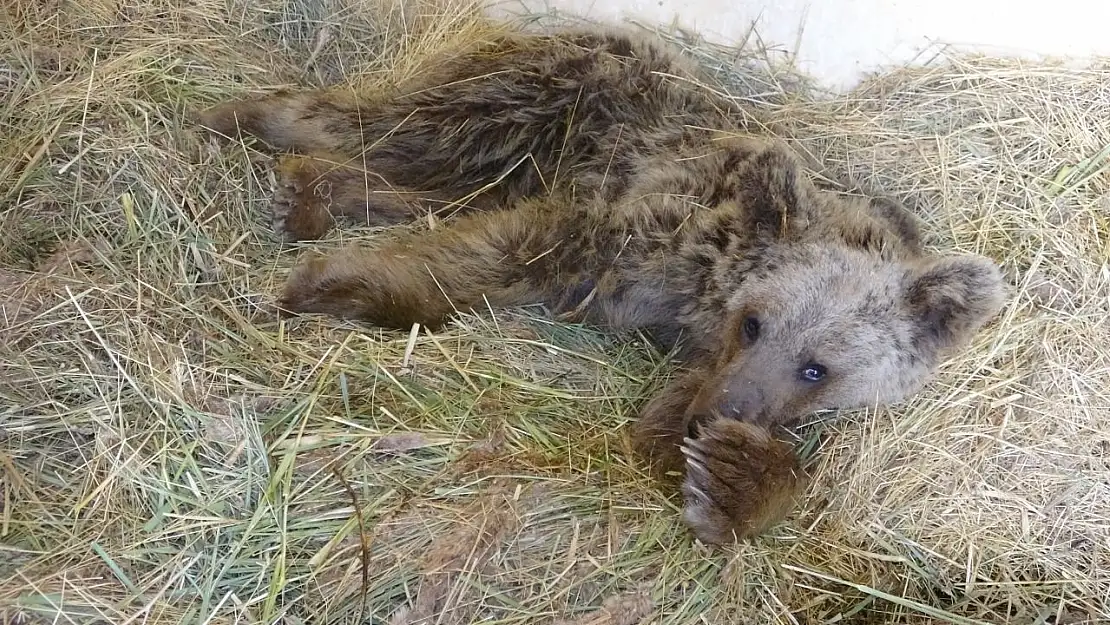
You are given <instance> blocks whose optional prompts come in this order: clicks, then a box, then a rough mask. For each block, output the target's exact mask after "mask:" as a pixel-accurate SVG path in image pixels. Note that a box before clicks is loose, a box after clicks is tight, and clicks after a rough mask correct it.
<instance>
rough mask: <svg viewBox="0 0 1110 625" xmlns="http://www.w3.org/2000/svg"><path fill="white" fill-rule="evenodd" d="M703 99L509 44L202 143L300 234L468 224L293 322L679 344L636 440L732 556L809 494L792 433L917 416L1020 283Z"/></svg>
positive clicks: (299, 290)
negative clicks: (518, 309) (502, 322)
mask: <svg viewBox="0 0 1110 625" xmlns="http://www.w3.org/2000/svg"><path fill="white" fill-rule="evenodd" d="M704 82H705V81H704V80H703V79H702V78H701V77H700V76H699V75H698V71H697V70H696V68H694V67H693V66H692V65H690V64H688V63H687V62H685V61H684V60H682V59H681V58H680V57H679V56H678V55H677V54H676V53H674V52H673V51H671V50H669V49H668V48H667V47H666V46H665V45H664V44H663V43H661V42H659V41H656V40H652V39H647V38H643V39H641V38H639V37H636V36H633V35H630V34H627V33H619V32H611V31H603V30H577V31H567V32H561V33H556V34H548V35H540V34H525V33H514V32H508V31H505V32H498V33H496V34H493V35H491V36H490V37H488V38H487V39H485V40H483V41H481V42H477V43H474V44H473V46H472V47H471V48H470V49H469V50H466V51H463V52H461V53H460V52H457V51H456V52H455V53H454V54H452V55H450V56H447V57H445V58H443V59H441V62H439V63H438V64H436V65H435V66H434V68H433V69H431V70H430V71H429V72H427V73H425V74H424V75H423V76H422V77H421V78H420V79H418V80H415V81H413V82H410V83H408V84H402V85H400V86H399V87H398V88H397V89H395V90H394V91H393V92H391V93H369V94H351V93H348V92H344V91H342V90H330V91H314V92H305V93H282V94H278V95H274V96H270V97H263V98H260V99H255V100H248V101H242V102H233V103H228V104H223V105H219V106H216V107H214V108H212V109H209V110H207V111H205V112H204V113H202V114H201V119H200V122H201V124H202V125H203V126H205V127H207V128H209V129H211V130H213V131H216V132H218V133H221V134H224V135H228V136H235V135H237V133H239V132H242V133H246V134H250V135H254V136H256V137H258V138H260V139H261V140H263V141H264V142H265V143H267V144H269V146H271V147H272V148H274V149H275V150H277V151H279V152H282V153H284V154H283V155H282V156H280V157H279V162H278V165H277V174H278V182H279V188H278V190H277V193H276V197H275V198H274V221H275V227H276V229H277V230H278V231H280V232H281V233H283V234H284V235H285V236H286V237H288V238H289V239H295V240H302V239H312V238H317V237H320V236H321V235H323V234H325V232H327V230H328V229H329V228H330V227H331V226H332V224H333V222H335V221H336V220H341V221H355V222H357V223H360V224H371V225H389V224H396V223H399V222H402V221H405V220H409V219H412V218H414V217H417V216H420V215H427V214H428V213H429V212H442V213H446V214H452V215H455V214H457V216H456V217H454V218H452V219H451V220H449V221H448V222H446V224H445V225H444V226H441V227H438V228H435V229H432V230H431V231H428V232H422V233H419V234H411V235H409V236H404V237H401V238H397V239H395V240H391V241H388V242H384V243H382V244H381V245H380V246H378V247H376V248H375V249H348V250H344V251H340V252H336V253H334V254H331V255H329V256H325V257H321V258H312V259H309V260H307V261H305V262H303V264H301V266H300V267H299V268H297V269H296V270H295V271H294V272H293V274H292V276H291V277H290V278H289V281H288V283H287V285H286V286H285V290H284V293H283V294H282V297H281V300H280V304H281V306H282V307H283V308H284V309H287V310H289V311H292V312H318V313H327V314H330V315H335V316H339V317H345V318H353V319H361V320H364V321H367V322H370V323H373V324H378V325H381V326H388V327H395V328H404V329H407V328H409V327H411V325H412V324H413V323H420V324H424V325H427V326H436V325H437V324H441V323H443V322H444V321H445V319H447V318H448V317H449V316H450V315H451V314H452V313H453V312H454V311H456V310H466V309H476V310H486V309H487V306H495V307H507V306H517V305H526V304H535V303H542V304H546V305H547V306H548V307H550V308H551V309H552V310H553V311H556V312H560V313H566V314H569V315H571V316H574V317H576V318H578V319H580V320H583V321H587V322H593V323H597V324H602V325H605V326H608V327H611V328H616V329H628V328H639V329H642V330H645V331H647V332H649V333H650V334H652V335H654V336H655V337H657V338H658V339H659V340H660V342H661V343H662V344H664V345H666V346H668V347H675V348H677V353H678V354H679V357H680V359H681V360H682V361H683V362H684V364H685V365H686V367H687V371H688V373H686V374H685V375H683V376H681V377H679V378H678V379H677V380H675V381H674V382H673V383H672V384H671V385H670V386H669V387H667V388H666V389H665V390H664V391H663V392H662V394H661V395H660V396H659V397H657V398H656V399H655V400H653V401H652V402H650V403H649V405H648V406H647V407H646V409H645V411H644V413H643V415H642V417H641V419H640V420H639V422H638V423H637V426H636V428H635V436H634V440H635V441H636V442H637V445H638V446H639V448H640V450H641V451H642V452H643V453H644V454H645V455H646V456H647V457H648V458H649V459H650V461H651V462H652V464H653V466H654V467H655V468H656V469H658V470H659V471H661V472H663V473H664V474H666V473H674V472H677V473H679V474H682V475H683V476H684V477H683V478H682V479H683V485H682V492H683V494H684V496H685V503H686V508H685V514H684V518H685V521H686V522H687V523H688V524H689V525H690V526H691V528H692V529H693V530H694V532H695V534H696V535H697V536H698V537H699V538H701V539H702V540H704V541H706V542H714V543H720V542H727V541H732V540H735V539H736V538H739V537H745V536H751V535H754V534H757V533H759V532H762V531H763V530H764V529H766V528H767V527H768V526H770V525H771V524H774V523H776V522H777V521H779V520H780V519H781V518H782V517H784V516H785V515H786V514H787V513H788V512H789V511H790V509H791V507H792V505H793V501H794V498H795V496H796V494H797V493H798V491H799V488H800V486H801V484H802V482H803V475H802V472H801V470H800V468H799V466H798V460H797V458H796V457H795V454H794V450H793V447H792V446H791V445H790V444H789V443H788V442H786V441H784V440H782V439H781V438H779V436H780V430H779V428H780V427H781V426H782V425H784V424H788V423H790V422H792V421H795V420H797V419H799V418H800V417H803V416H805V415H808V414H810V413H812V412H815V411H818V410H821V409H831V408H858V407H864V406H876V405H883V404H889V403H893V402H897V401H900V400H902V399H904V398H906V397H907V396H908V395H910V394H912V393H914V392H915V391H917V390H918V389H919V388H920V387H921V386H922V385H923V384H924V383H925V381H926V380H927V379H928V378H929V376H930V375H931V373H932V372H933V369H934V368H935V366H936V365H937V363H938V362H939V361H940V360H941V358H942V357H943V356H944V354H946V353H949V352H950V351H951V350H953V349H957V348H960V347H962V346H964V345H966V344H967V343H968V341H969V339H970V337H971V336H972V334H973V333H974V332H975V331H976V330H977V329H978V328H979V327H980V326H981V325H982V324H983V323H985V322H986V321H987V320H988V319H990V318H991V317H992V316H993V315H995V314H996V313H997V311H998V310H999V309H1000V307H1001V305H1002V301H1003V296H1004V287H1003V284H1002V278H1001V275H1000V272H999V270H998V268H997V267H996V266H995V264H994V263H992V262H991V261H989V260H988V259H986V258H981V257H976V256H935V255H931V254H927V253H925V252H924V251H923V250H922V247H921V243H920V241H919V237H918V232H917V227H916V221H915V219H914V218H913V217H911V216H910V215H908V214H907V213H906V212H905V211H903V210H902V209H901V208H900V207H899V206H897V205H895V204H893V203H891V202H889V201H886V200H882V199H863V198H855V197H845V196H840V195H837V194H835V193H833V192H830V191H825V190H820V189H818V188H816V187H815V186H814V185H813V183H812V182H810V180H809V179H808V178H807V177H806V176H805V173H804V172H803V171H802V170H801V169H800V167H799V164H798V163H797V162H796V161H795V159H794V158H793V157H792V156H791V154H790V153H789V152H788V151H787V149H786V148H785V147H783V146H782V145H780V144H778V143H775V142H774V141H766V140H759V139H755V138H751V137H745V136H741V134H742V131H743V128H742V125H741V123H740V122H739V120H742V119H743V118H744V115H743V113H742V111H741V110H740V109H739V108H738V107H739V106H740V104H741V103H740V102H738V101H736V100H733V99H730V98H727V97H724V96H721V95H719V94H716V93H713V92H711V91H710V90H708V89H706V88H704V87H702V86H701V85H702V84H704Z"/></svg>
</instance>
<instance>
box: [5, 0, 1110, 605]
mask: <svg viewBox="0 0 1110 625" xmlns="http://www.w3.org/2000/svg"><path fill="white" fill-rule="evenodd" d="M3 11H4V13H3V15H2V18H0V19H3V21H2V22H0V237H3V239H2V243H0V324H2V327H0V620H4V622H43V623H45V622H51V623H93V622H100V623H124V624H129V623H232V622H281V623H308V622H311V623H342V622H355V621H356V620H357V619H359V618H362V619H364V621H365V622H371V623H393V624H400V623H416V622H429V623H431V622H442V623H462V622H478V621H480V622H485V623H556V622H562V623H597V624H600V623H611V624H616V623H627V624H632V623H647V622H653V623H675V624H678V623H684V624H685V623H698V622H705V623H733V622H739V623H1022V624H1029V625H1033V624H1035V623H1036V624H1040V623H1065V622H1066V623H1079V622H1090V623H1096V622H1102V623H1105V622H1110V527H1108V526H1110V466H1108V463H1110V460H1108V458H1110V423H1108V421H1110V419H1108V413H1110V390H1108V389H1110V362H1108V358H1107V350H1108V346H1110V332H1108V325H1107V324H1108V321H1107V320H1108V318H1110V310H1108V308H1110V268H1108V250H1110V195H1108V192H1110V173H1108V167H1110V157H1108V154H1110V121H1107V120H1110V73H1108V71H1107V70H1106V68H1105V67H1099V68H1086V69H1075V68H1068V67H1065V66H1063V65H1044V64H1040V65H1033V64H1027V63H1019V62H1015V61H1007V62H1001V61H994V60H989V59H982V58H969V57H964V56H953V57H943V58H940V59H938V60H937V61H936V62H935V63H933V64H931V65H930V66H928V67H927V68H924V69H904V70H898V71H894V72H892V73H889V74H887V75H885V76H882V77H877V78H875V79H873V80H870V81H869V82H867V83H866V84H865V85H863V86H862V87H860V88H859V89H858V90H856V91H855V92H853V93H851V94H850V95H848V96H845V97H834V98H819V97H814V95H813V93H812V91H811V90H810V89H809V88H808V87H807V86H806V85H807V83H806V81H805V80H804V77H800V76H798V75H797V74H796V73H795V72H793V71H791V70H790V68H789V67H783V66H781V65H779V64H776V63H771V64H767V63H763V62H761V59H762V58H763V52H761V51H760V50H759V49H758V46H755V45H754V44H753V45H751V46H748V49H746V50H745V51H736V50H725V49H717V48H713V47H711V46H708V45H706V44H702V43H698V42H697V41H694V40H692V39H690V38H689V37H685V36H682V35H681V33H679V34H677V35H675V36H673V37H672V38H674V39H675V41H676V43H678V44H679V45H681V46H683V47H685V48H686V49H687V51H688V52H689V53H690V54H691V55H693V56H695V57H696V58H698V59H699V60H700V62H702V63H703V64H705V66H706V67H707V68H709V69H710V72H711V76H712V80H713V82H715V83H716V84H714V85H712V86H713V88H716V89H720V90H725V91H728V92H730V93H733V94H734V95H735V96H737V97H740V98H743V99H745V100H746V101H747V102H748V103H749V105H750V108H749V110H750V111H751V114H752V118H751V120H750V121H751V122H752V124H754V125H757V126H758V125H764V126H765V127H767V128H768V129H770V130H772V131H773V132H775V133H777V134H779V135H781V136H783V137H786V138H788V139H789V140H790V141H792V142H793V144H794V145H795V147H797V148H798V149H799V151H800V152H802V153H804V154H805V155H807V157H809V158H811V159H812V161H813V162H814V163H820V164H822V166H823V167H824V168H825V170H824V171H825V173H826V174H827V175H828V177H829V178H830V179H836V180H843V181H847V183H848V184H850V185H854V186H857V187H858V188H860V189H863V190H867V191H875V190H882V191H884V192H887V193H890V194H892V195H894V196H896V197H898V198H899V199H901V200H903V201H905V202H906V203H907V204H908V205H910V206H911V207H913V208H914V209H915V210H916V211H917V212H918V214H920V215H921V216H922V217H923V218H925V219H926V221H927V223H928V231H929V232H930V233H931V235H932V237H933V238H932V241H931V242H932V243H933V244H935V245H936V246H937V247H940V248H945V249H961V250H967V251H975V252H979V253H984V254H987V255H990V256H992V257H993V258H996V259H997V260H999V261H1000V262H1001V263H1002V264H1003V265H1004V266H1005V268H1006V270H1007V273H1008V275H1009V276H1010V278H1011V280H1012V284H1013V297H1012V299H1011V301H1010V303H1009V305H1008V306H1007V308H1006V310H1005V311H1004V312H1003V314H1002V315H1001V317H1000V318H999V319H998V320H997V322H995V323H994V324H993V325H992V326H991V327H990V328H988V329H987V331H985V332H984V333H982V334H981V335H980V336H979V338H978V340H977V341H976V342H975V344H974V345H973V346H972V347H971V348H970V349H969V350H967V352H966V353H964V354H962V355H961V356H959V357H958V358H956V359H954V360H952V361H951V362H949V363H946V365H945V367H944V369H943V372H942V374H941V376H940V377H939V379H938V380H937V381H936V382H935V383H934V384H932V385H931V386H929V388H928V389H927V390H926V391H925V392H924V393H922V394H921V395H920V396H918V397H917V398H916V399H915V400H914V401H912V402H910V403H908V404H907V405H904V406H900V407H898V408H896V409H891V410H883V411H872V412H871V413H869V414H851V415H843V416H842V417H841V418H839V419H837V420H832V421H829V422H826V423H824V424H822V425H821V426H819V427H818V428H817V429H815V430H812V431H811V433H810V436H811V438H812V439H813V440H820V442H821V444H822V445H823V450H822V452H821V454H820V455H819V456H818V458H819V460H818V463H819V471H818V478H817V480H816V483H815V484H814V486H813V487H812V489H811V490H810V493H809V497H808V499H807V502H806V505H805V507H804V509H802V510H799V511H798V513H797V514H796V515H794V516H793V517H792V518H791V519H790V520H789V521H788V522H787V523H785V524H783V525H781V526H779V527H777V528H776V529H775V530H774V531H772V532H771V533H770V535H768V536H766V537H764V538H762V539H760V540H757V541H755V542H753V543H750V544H745V545H741V546H738V547H736V548H732V549H727V550H722V551H712V552H711V551H707V550H705V549H703V548H702V547H700V546H698V545H695V544H692V543H691V541H690V539H689V538H688V536H687V535H686V534H685V533H684V531H683V530H682V528H681V526H680V524H679V520H678V514H677V509H676V505H677V502H676V501H675V500H674V499H673V498H672V497H670V496H669V494H667V493H663V492H659V491H658V490H657V489H656V487H655V486H654V484H653V483H652V482H651V481H650V480H648V479H647V478H646V477H645V476H644V475H643V474H642V472H641V468H640V466H639V465H638V464H637V463H636V461H635V459H634V458H633V457H632V456H631V455H630V453H629V449H628V444H627V440H626V438H625V435H624V433H623V429H622V426H623V425H624V424H626V423H627V422H628V421H629V420H631V419H633V418H634V417H635V415H636V409H637V407H638V406H640V405H641V403H642V401H643V399H644V398H645V397H646V396H648V395H649V394H651V393H652V392H655V391H656V390H658V389H659V388H660V385H661V384H662V382H663V381H664V379H665V377H666V376H667V375H668V372H669V369H668V366H667V365H666V364H665V362H664V361H663V359H662V358H661V357H660V356H659V355H657V354H655V353H653V352H652V351H651V350H650V349H648V348H646V347H645V346H644V343H643V341H642V340H640V338H639V337H636V336H623V337H608V336H605V335H602V334H600V333H598V332H597V331H595V330H593V329H590V328H585V327H580V326H573V325H565V324H559V323H556V322H554V321H552V320H551V319H550V318H549V317H546V316H545V315H543V314H542V313H541V312H537V311H508V312H505V311H497V312H496V313H495V314H493V313H487V314H485V315H479V316H464V317H460V318H459V320H458V321H457V323H455V324H454V325H452V326H451V327H450V328H448V329H446V330H445V331H443V332H440V333H437V334H435V335H429V334H426V333H422V332H421V333H417V334H414V335H412V336H409V335H408V334H407V333H384V332H381V331H379V330H376V329H373V328H369V327H366V326H361V325H355V324H344V323H339V322H335V321H331V320H326V319H320V318H310V319H298V320H294V321H290V322H288V323H286V324H284V325H283V324H279V323H278V322H276V321H275V320H274V318H273V317H272V315H271V314H270V313H269V311H268V309H267V305H268V302H269V301H270V297H271V296H272V294H273V293H274V291H275V288H276V287H277V286H278V285H279V284H280V282H281V280H282V277H283V276H284V275H285V272H286V270H287V269H288V267H289V266H290V265H291V264H292V263H293V262H294V261H295V258H296V255H297V253H298V251H299V250H296V249H284V250H280V249H279V248H278V246H277V245H276V244H275V243H274V242H273V240H272V237H271V234H270V232H269V230H268V228H267V227H266V226H265V225H264V224H265V218H264V213H265V210H266V205H267V197H268V193H269V190H270V184H271V181H270V177H269V176H270V175H269V173H268V167H267V160H266V158H265V157H264V156H263V155H262V154H261V153H260V152H258V151H257V150H256V149H255V148H254V147H252V146H250V145H230V146H229V145H226V144H224V145H220V144H216V143H214V142H212V141H209V140H208V139H207V138H205V137H203V136H202V135H200V134H198V133H196V132H194V130H193V129H192V128H191V127H190V126H189V125H188V124H187V123H185V122H184V121H183V120H184V119H186V117H187V114H188V113H189V112H190V111H192V110H195V108H197V107H201V106H205V105H208V104H211V103H214V102H217V101H220V100H224V99H228V98H232V97H237V96H240V95H243V94H245V93H248V92H254V91H259V90H262V89H269V88H273V87H278V86H288V85H321V84H330V83H335V82H339V81H342V80H344V79H348V80H351V81H352V82H357V83H360V84H361V85H363V86H364V87H367V88H374V87H381V86H383V85H388V84H389V83H391V82H393V81H395V80H397V79H398V77H401V76H404V75H408V74H411V73H413V72H418V71H420V68H421V64H422V63H423V62H424V61H425V60H426V59H427V58H428V56H429V54H430V53H432V52H435V51H438V50H442V49H444V48H447V47H449V46H454V45H463V44H465V42H467V41H471V40H473V39H474V38H477V37H482V36H483V34H484V33H487V32H488V31H487V29H488V26H486V25H484V24H483V23H482V21H481V20H480V19H478V18H477V17H476V15H477V11H476V8H475V7H474V6H470V5H467V4H460V3H459V2H457V1H453V0H444V1H443V2H440V3H439V4H436V5H433V4H420V3H417V2H410V3H407V4H400V3H394V2H385V1H384V0H383V1H381V2H373V1H361V2H359V1H353V0H351V1H343V0H320V1H319V2H315V3H307V4H302V3H301V2H300V0H291V1H290V2H288V3H284V4H283V3H281V2H276V1H273V0H261V1H258V2H228V1H226V0H218V1H217V0H154V1H153V2H150V1H146V2H139V1H137V0H136V1H128V0H117V1H113V0H72V1H61V0H36V1H31V0H15V1H14V2H7V3H5V4H4V6H3ZM668 36H671V35H668ZM379 234H380V233H375V232H366V231H363V232H354V233H347V234H344V235H338V234H337V235H335V236H336V238H340V237H343V238H348V239H349V238H351V237H372V236H377V235H379ZM324 245H327V243H324ZM5 619H6V620H5ZM421 619H423V620H421Z"/></svg>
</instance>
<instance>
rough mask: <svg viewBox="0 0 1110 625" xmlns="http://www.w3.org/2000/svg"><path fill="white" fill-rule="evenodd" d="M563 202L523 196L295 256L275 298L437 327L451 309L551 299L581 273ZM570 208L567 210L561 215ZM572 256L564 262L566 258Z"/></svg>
mask: <svg viewBox="0 0 1110 625" xmlns="http://www.w3.org/2000/svg"><path fill="white" fill-rule="evenodd" d="M570 211H571V209H569V208H566V207H562V208H561V207H552V206H548V205H547V203H545V202H540V201H536V202H528V203H525V204H524V205H523V206H521V207H518V208H516V209H513V210H507V211H497V212H492V213H481V214H478V213H476V214H472V215H467V216H463V217H460V218H459V219H458V220H456V221H454V222H452V223H450V224H449V225H447V226H441V227H440V228H438V229H436V230H433V231H431V232H425V233H415V234H412V235H408V236H405V237H403V238H400V239H398V240H395V241H392V242H390V243H387V244H386V245H385V246H384V247H381V248H378V249H362V248H351V249H347V250H343V251H339V252H336V253H333V254H330V255H328V256H322V257H317V258H313V259H310V260H307V261H304V262H302V263H301V264H300V266H299V267H297V268H296V269H295V270H294V271H293V274H292V275H291V276H290V278H289V280H288V282H287V283H286V285H285V289H284V292H283V294H282V297H281V301H280V302H279V305H280V306H281V307H282V308H283V309H285V310H288V311H291V312H295V313H304V312H312V313H325V314H329V315H333V316H336V317H341V318H349V319H359V320H362V321H367V322H370V323H373V324H376V325H379V326H384V327H392V328H402V329H407V328H409V327H410V326H411V325H412V324H413V323H420V324H421V325H425V326H432V327H435V326H438V325H440V324H441V323H443V322H444V321H445V320H446V318H447V316H448V315H450V314H451V313H453V312H454V311H456V310H463V311H465V310H468V309H476V310H483V309H486V308H487V307H490V306H492V307H504V306H516V305H526V304H534V303H548V304H552V303H554V302H556V301H557V300H558V299H559V298H560V295H561V294H562V293H565V292H566V291H567V290H568V289H572V288H573V286H574V281H575V280H576V279H579V276H581V275H583V274H582V271H583V269H582V268H581V266H580V265H579V266H577V267H571V266H569V265H567V264H566V263H567V262H568V261H567V260H566V259H567V258H571V259H573V258H576V257H579V256H581V252H580V250H575V249H571V248H570V246H569V245H565V246H564V243H566V242H567V241H570V240H574V239H576V238H580V237H575V236H574V233H573V230H572V229H573V228H575V227H576V226H580V225H581V224H575V225H568V221H570V222H572V221H573V219H570V220H568V215H567V213H570ZM570 217H573V214H571V215H570ZM570 262H573V261H570Z"/></svg>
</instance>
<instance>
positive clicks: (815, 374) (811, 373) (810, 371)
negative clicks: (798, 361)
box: [801, 362, 828, 382]
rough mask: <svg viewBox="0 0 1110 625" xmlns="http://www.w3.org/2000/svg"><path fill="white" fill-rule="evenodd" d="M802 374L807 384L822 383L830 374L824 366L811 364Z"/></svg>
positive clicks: (804, 368) (805, 367) (803, 368)
mask: <svg viewBox="0 0 1110 625" xmlns="http://www.w3.org/2000/svg"><path fill="white" fill-rule="evenodd" d="M801 373H802V379H803V380H805V381H806V382H820V381H821V380H822V378H824V377H825V374H827V373H828V371H827V370H826V369H825V367H824V366H823V365H819V364H817V363H813V362H811V363H809V364H808V365H806V366H804V367H802V371H801Z"/></svg>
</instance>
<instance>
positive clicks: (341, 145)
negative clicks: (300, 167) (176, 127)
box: [196, 90, 373, 155]
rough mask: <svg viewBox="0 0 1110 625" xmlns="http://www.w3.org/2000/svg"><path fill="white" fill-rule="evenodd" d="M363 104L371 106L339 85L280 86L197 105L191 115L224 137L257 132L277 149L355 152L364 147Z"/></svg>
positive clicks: (367, 112) (364, 106)
mask: <svg viewBox="0 0 1110 625" xmlns="http://www.w3.org/2000/svg"><path fill="white" fill-rule="evenodd" d="M367 107H369V108H371V109H372V107H371V106H370V105H369V104H368V103H362V102H360V101H359V100H358V99H357V98H356V97H355V96H353V95H352V94H349V93H345V92H340V91H334V90H327V91H325V90H318V91H303V92H288V91H284V92H279V93H276V94H274V95H269V96H262V97H257V98H249V99H244V100H235V101H232V102H224V103H222V104H217V105H215V106H213V107H211V108H208V109H205V110H204V111H201V112H200V113H199V114H198V115H197V118H196V121H197V123H198V124H199V125H200V126H202V127H204V128H207V129H209V130H211V131H213V132H215V133H218V134H220V135H223V136H225V137H230V138H235V137H237V136H239V135H240V134H243V135H247V136H253V137H257V138H259V139H261V140H262V141H263V142H265V143H266V144H267V145H269V146H270V147H271V148H273V149H275V150H278V151H282V152H290V151H294V150H296V151H299V152H340V153H344V154H348V155H354V154H357V153H359V152H360V151H362V150H363V149H364V142H363V141H362V137H361V136H360V134H361V133H360V132H359V128H360V127H361V126H362V123H361V121H362V115H364V114H371V115H372V114H373V111H372V110H365V109H366V108H367Z"/></svg>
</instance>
